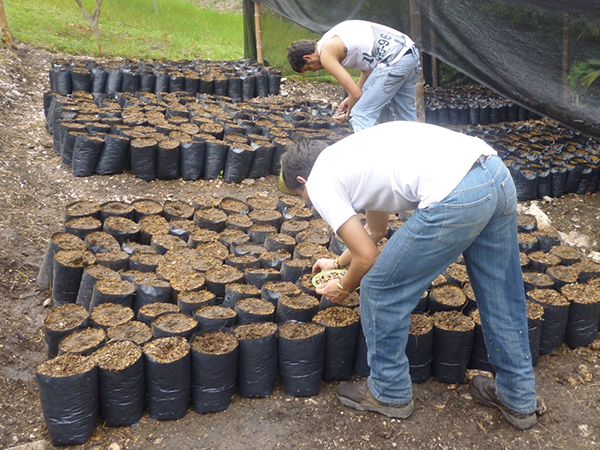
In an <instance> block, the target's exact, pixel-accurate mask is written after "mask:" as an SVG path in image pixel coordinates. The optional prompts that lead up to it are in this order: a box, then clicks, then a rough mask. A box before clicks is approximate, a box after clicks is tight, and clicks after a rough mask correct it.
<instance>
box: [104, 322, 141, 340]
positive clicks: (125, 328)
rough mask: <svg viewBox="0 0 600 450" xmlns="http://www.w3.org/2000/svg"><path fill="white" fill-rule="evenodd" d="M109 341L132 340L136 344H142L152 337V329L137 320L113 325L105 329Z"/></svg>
mask: <svg viewBox="0 0 600 450" xmlns="http://www.w3.org/2000/svg"><path fill="white" fill-rule="evenodd" d="M106 336H107V338H108V340H109V341H111V342H114V341H132V342H135V343H136V344H138V345H144V344H145V343H146V342H148V341H150V340H151V339H152V330H151V329H150V327H149V326H148V325H146V324H145V323H142V322H138V321H137V320H130V321H129V322H126V323H122V324H120V325H115V326H114V327H110V328H108V329H107V330H106Z"/></svg>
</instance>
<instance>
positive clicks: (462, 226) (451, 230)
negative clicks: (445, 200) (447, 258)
mask: <svg viewBox="0 0 600 450" xmlns="http://www.w3.org/2000/svg"><path fill="white" fill-rule="evenodd" d="M491 215H492V196H491V195H490V194H488V195H486V196H485V197H483V198H482V199H480V200H477V201H474V202H471V203H463V204H455V203H454V204H445V205H444V222H443V224H442V229H441V231H440V236H439V240H440V241H442V242H446V243H447V244H462V243H467V242H471V241H473V239H475V238H476V237H477V236H478V235H479V233H481V231H482V230H483V229H484V228H485V226H486V225H487V223H488V221H489V220H490V216H491Z"/></svg>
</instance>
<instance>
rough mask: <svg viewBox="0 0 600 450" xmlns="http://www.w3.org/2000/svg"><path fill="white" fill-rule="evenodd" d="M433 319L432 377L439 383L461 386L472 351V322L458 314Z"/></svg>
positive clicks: (438, 315) (436, 316)
mask: <svg viewBox="0 0 600 450" xmlns="http://www.w3.org/2000/svg"><path fill="white" fill-rule="evenodd" d="M432 317H433V365H432V372H433V376H434V377H435V379H436V380H438V381H440V382H442V383H458V384H463V383H464V382H465V371H466V369H467V365H468V363H469V358H470V356H471V348H472V347H473V335H474V333H475V322H473V320H472V319H470V318H469V317H467V316H465V315H463V314H462V313H461V312H459V311H440V312H437V313H435V314H434V315H433V316H432Z"/></svg>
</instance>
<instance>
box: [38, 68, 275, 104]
mask: <svg viewBox="0 0 600 450" xmlns="http://www.w3.org/2000/svg"><path fill="white" fill-rule="evenodd" d="M49 77H50V89H51V91H52V92H56V93H58V94H71V93H72V92H74V91H84V92H92V93H94V94H115V93H119V92H131V93H135V92H138V91H140V92H152V93H161V92H178V91H182V92H186V93H189V94H192V95H195V94H196V93H201V94H208V95H213V94H214V95H225V96H228V97H231V98H232V99H242V98H243V99H249V98H253V97H266V96H268V95H278V94H279V87H280V84H281V71H280V70H278V69H274V68H270V67H264V66H262V65H260V64H258V63H256V61H252V60H239V61H185V62H182V61H181V62H164V61H152V62H149V61H140V62H137V63H133V62H125V63H116V62H111V63H99V62H96V61H67V60H63V59H55V60H54V61H52V67H51V69H50V71H49Z"/></svg>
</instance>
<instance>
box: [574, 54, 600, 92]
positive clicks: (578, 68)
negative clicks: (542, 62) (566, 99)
mask: <svg viewBox="0 0 600 450" xmlns="http://www.w3.org/2000/svg"><path fill="white" fill-rule="evenodd" d="M598 78H600V60H598V59H589V60H587V61H578V62H576V63H575V64H573V67H571V70H570V72H569V75H568V78H567V79H568V81H569V85H570V86H571V87H572V88H574V89H575V90H576V91H578V92H584V91H586V90H587V88H589V87H590V86H591V85H592V83H594V82H595V81H596V80H597V79H598Z"/></svg>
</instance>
